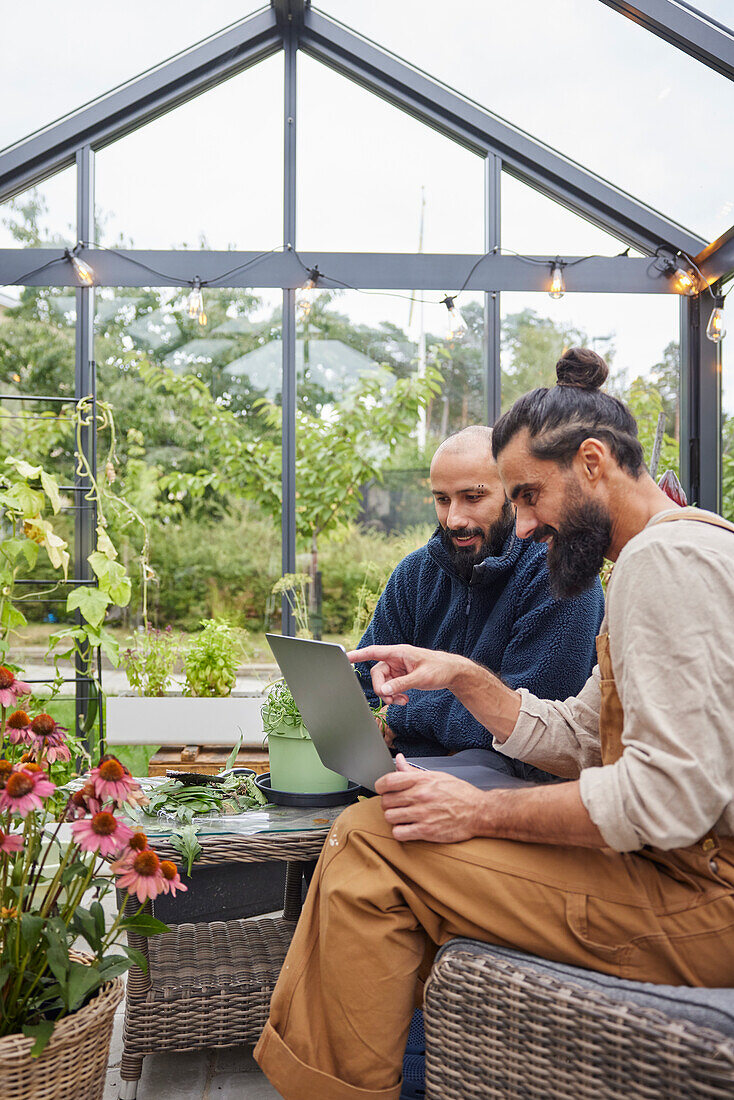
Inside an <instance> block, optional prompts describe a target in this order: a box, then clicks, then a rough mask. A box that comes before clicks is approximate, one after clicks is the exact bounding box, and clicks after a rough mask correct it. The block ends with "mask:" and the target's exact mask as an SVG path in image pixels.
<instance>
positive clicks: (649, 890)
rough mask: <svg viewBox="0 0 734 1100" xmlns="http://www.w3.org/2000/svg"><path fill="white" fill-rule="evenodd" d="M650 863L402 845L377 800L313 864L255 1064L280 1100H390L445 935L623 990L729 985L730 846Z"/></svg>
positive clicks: (363, 806) (344, 825)
mask: <svg viewBox="0 0 734 1100" xmlns="http://www.w3.org/2000/svg"><path fill="white" fill-rule="evenodd" d="M650 855H652V853H651V854H650ZM650 855H648V854H646V853H631V854H620V853H617V852H612V851H609V850H608V849H599V850H592V849H582V848H559V847H551V846H550V845H540V844H521V843H517V842H515V841H508V840H492V839H476V840H469V841H464V842H463V843H460V844H429V843H425V842H422V841H415V842H411V843H407V844H401V843H399V842H397V841H395V840H393V838H392V833H391V829H390V827H389V826H388V825H387V823H386V822H385V819H384V816H383V813H382V809H381V806H380V800H379V799H378V798H373V799H370V800H369V801H366V802H362V803H358V804H357V805H355V806H352V807H350V808H349V809H348V810H346V811H345V812H344V813H343V814H342V815H341V816H340V817H339V819H338V820H337V822H336V824H335V825H334V827H333V829H332V831H331V834H330V836H329V838H328V840H327V843H326V845H325V847H324V851H323V853H322V856H321V859H320V860H319V864H318V867H317V871H316V875H315V877H314V881H313V883H312V886H311V889H310V890H309V894H308V898H307V899H306V905H305V908H304V911H303V914H302V916H301V919H300V921H299V923H298V927H297V929H296V934H295V937H294V940H293V943H292V945H291V948H290V951H289V952H288V956H287V958H286V961H285V964H284V966H283V971H282V973H281V976H280V979H279V981H278V984H277V986H276V988H275V992H274V994H273V1000H272V1004H271V1009H270V1020H269V1022H268V1023H267V1024H266V1026H265V1030H264V1032H263V1034H262V1036H261V1038H260V1041H259V1043H258V1045H257V1048H256V1051H255V1057H256V1058H257V1060H258V1062H259V1063H260V1065H261V1066H262V1068H263V1070H264V1072H265V1073H266V1074H267V1076H268V1077H269V1079H270V1080H271V1082H272V1083H273V1085H274V1086H275V1088H276V1089H278V1091H279V1092H280V1093H282V1095H283V1096H284V1097H285V1098H286V1100H357V1097H360V1098H363V1100H367V1098H369V1100H372V1098H375V1100H376V1098H377V1097H380V1098H383V1100H398V1096H399V1093H400V1070H401V1062H402V1055H403V1051H404V1049H405V1042H406V1038H407V1031H408V1025H409V1021H410V1015H411V1011H412V1008H413V1004H414V996H415V991H416V985H417V981H418V974H419V971H420V967H421V963H422V961H423V959H424V956H425V955H426V953H427V951H429V950H430V948H431V945H435V944H443V943H446V941H447V940H449V939H451V938H452V937H454V936H470V937H472V938H476V939H479V940H485V941H488V942H491V943H497V944H503V945H506V946H511V947H518V948H520V949H521V950H524V951H528V952H531V953H532V954H536V955H541V956H544V957H545V958H548V959H555V960H557V961H559V962H566V963H573V964H577V965H580V966H586V967H589V968H591V969H594V970H601V971H604V972H606V973H608V974H615V975H618V976H620V977H623V978H637V979H640V980H647V981H654V982H667V983H672V984H690V985H734V898H733V897H732V894H733V893H734V844H732V843H731V842H730V841H729V840H728V839H727V841H726V842H725V843H722V844H721V845H719V844H718V843H717V842H716V841H714V847H712V848H710V849H709V850H707V851H705V852H704V850H703V846H702V845H697V846H695V847H694V848H690V849H686V850H685V851H678V852H676V853H671V854H669V855H666V854H664V853H655V854H654V855H655V858H650Z"/></svg>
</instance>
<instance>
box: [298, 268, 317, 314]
mask: <svg viewBox="0 0 734 1100" xmlns="http://www.w3.org/2000/svg"><path fill="white" fill-rule="evenodd" d="M320 277H321V272H320V271H319V269H318V267H311V268H309V272H308V278H307V279H306V282H305V283H304V284H303V286H302V288H301V293H300V294H299V295H298V301H297V303H296V321H297V322H298V324H300V325H302V324H305V322H306V321H307V320H308V318H309V317H310V315H311V309H312V307H313V303H314V298H315V294H314V293H313V291H314V290H315V289H316V284H317V283H318V281H319V279H320Z"/></svg>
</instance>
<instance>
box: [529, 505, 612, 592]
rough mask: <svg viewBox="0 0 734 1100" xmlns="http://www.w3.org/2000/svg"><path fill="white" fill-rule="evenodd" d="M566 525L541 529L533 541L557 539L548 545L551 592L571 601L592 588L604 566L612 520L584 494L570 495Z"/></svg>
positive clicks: (565, 519) (536, 532)
mask: <svg viewBox="0 0 734 1100" xmlns="http://www.w3.org/2000/svg"><path fill="white" fill-rule="evenodd" d="M570 497H571V499H572V500H573V503H571V504H569V506H568V509H567V511H566V515H565V516H564V518H563V521H562V523H560V524H559V525H558V528H555V527H549V526H547V525H546V526H544V527H539V528H538V529H537V530H536V531H534V532H533V540H534V541H535V542H540V541H541V539H543V538H544V537H545V536H547V535H552V536H553V541H552V542H551V543H550V544H549V546H548V573H549V575H550V585H551V592H552V594H553V596H554V597H555V598H556V599H557V600H568V599H571V598H572V597H574V596H579V595H580V594H581V593H582V592H585V591H586V590H587V589H588V588H591V586H592V585H593V583H594V581H595V580H596V578H597V576H598V575H599V571H600V569H601V567H602V565H603V564H604V557H605V555H606V552H607V550H608V549H609V544H610V542H611V541H612V517H611V516H610V514H609V512H608V511H607V509H606V508H604V507H603V505H601V504H597V503H596V501H593V500H584V499H583V498H582V497H581V494H580V493H578V492H575V493H573V494H570Z"/></svg>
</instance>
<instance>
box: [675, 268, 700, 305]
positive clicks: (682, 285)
mask: <svg viewBox="0 0 734 1100" xmlns="http://www.w3.org/2000/svg"><path fill="white" fill-rule="evenodd" d="M673 277H674V279H675V286H676V290H678V291H679V292H680V293H681V294H687V295H688V296H689V297H691V296H692V295H693V294H697V293H698V280H697V279H696V276H695V275H694V274H693V272H692V271H686V269H685V268H684V267H681V266H680V265H678V266H676V269H675V272H674V274H673Z"/></svg>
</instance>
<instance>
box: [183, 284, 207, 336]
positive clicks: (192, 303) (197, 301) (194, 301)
mask: <svg viewBox="0 0 734 1100" xmlns="http://www.w3.org/2000/svg"><path fill="white" fill-rule="evenodd" d="M187 306H188V313H189V317H191V318H192V320H193V318H194V317H198V318H199V324H204V325H205V324H206V314H205V313H204V295H203V293H202V290H201V279H200V278H199V276H198V275H197V276H196V278H195V279H194V285H193V287H192V288H191V293H190V294H189V297H188V301H187ZM202 314H203V315H204V320H203V321H202V320H201V317H202Z"/></svg>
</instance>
